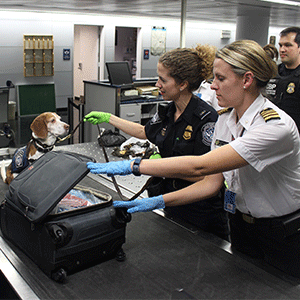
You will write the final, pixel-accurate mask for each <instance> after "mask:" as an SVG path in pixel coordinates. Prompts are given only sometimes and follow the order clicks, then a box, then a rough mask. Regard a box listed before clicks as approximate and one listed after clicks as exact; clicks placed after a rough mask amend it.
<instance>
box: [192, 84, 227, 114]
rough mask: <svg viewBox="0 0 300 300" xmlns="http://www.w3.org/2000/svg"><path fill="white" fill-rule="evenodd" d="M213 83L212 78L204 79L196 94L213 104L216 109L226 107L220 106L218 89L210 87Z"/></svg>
mask: <svg viewBox="0 0 300 300" xmlns="http://www.w3.org/2000/svg"><path fill="white" fill-rule="evenodd" d="M211 83H212V80H211V79H210V80H204V81H202V82H201V84H200V86H199V88H198V89H197V90H196V91H195V92H194V94H195V95H197V96H198V97H199V98H201V99H202V100H204V101H205V102H206V103H208V104H209V105H211V106H212V107H213V108H214V109H215V110H216V111H219V110H221V109H222V108H224V107H220V106H219V104H218V99H217V96H216V91H214V90H212V89H211V88H210V87H211Z"/></svg>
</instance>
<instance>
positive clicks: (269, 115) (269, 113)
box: [260, 108, 280, 122]
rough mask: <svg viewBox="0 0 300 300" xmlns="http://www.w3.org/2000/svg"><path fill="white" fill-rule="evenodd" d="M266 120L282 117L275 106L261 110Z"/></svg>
mask: <svg viewBox="0 0 300 300" xmlns="http://www.w3.org/2000/svg"><path fill="white" fill-rule="evenodd" d="M260 114H261V116H262V117H263V118H264V120H265V121H266V122H268V121H269V120H275V119H277V120H278V119H280V116H279V114H278V113H277V112H276V111H275V110H274V109H273V108H266V109H264V110H262V111H261V112H260Z"/></svg>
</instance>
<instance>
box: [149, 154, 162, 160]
mask: <svg viewBox="0 0 300 300" xmlns="http://www.w3.org/2000/svg"><path fill="white" fill-rule="evenodd" d="M156 158H161V155H160V154H159V153H157V152H154V153H153V154H152V155H151V156H150V157H149V159H156Z"/></svg>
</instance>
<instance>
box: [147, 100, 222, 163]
mask: <svg viewBox="0 0 300 300" xmlns="http://www.w3.org/2000/svg"><path fill="white" fill-rule="evenodd" d="M175 111H176V107H175V104H174V102H170V103H169V104H168V107H167V109H166V112H165V114H164V116H159V115H158V113H156V114H155V116H154V117H153V118H152V119H151V120H150V121H149V122H148V123H147V124H146V125H145V132H146V136H147V138H148V139H149V140H150V141H151V142H152V143H154V144H155V145H157V146H158V148H159V152H160V154H161V156H162V157H171V156H182V155H191V154H195V155H197V154H199V155H201V154H204V153H206V152H208V151H210V145H211V141H212V136H213V131H214V126H215V122H216V120H217V118H218V114H217V112H216V111H215V110H214V109H213V108H212V107H211V106H210V105H208V104H207V103H205V102H204V101H202V100H201V99H199V98H198V97H196V96H195V95H193V96H192V98H191V100H190V102H189V103H188V105H187V107H186V109H185V110H184V112H183V113H182V114H181V115H180V117H179V118H178V119H177V120H176V122H174V114H175Z"/></svg>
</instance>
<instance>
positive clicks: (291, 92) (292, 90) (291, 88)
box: [286, 82, 296, 94]
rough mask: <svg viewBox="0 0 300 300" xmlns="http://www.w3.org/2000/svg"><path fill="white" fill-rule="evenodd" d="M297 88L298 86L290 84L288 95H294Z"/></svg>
mask: <svg viewBox="0 0 300 300" xmlns="http://www.w3.org/2000/svg"><path fill="white" fill-rule="evenodd" d="M295 87H296V85H295V83H294V82H291V83H289V85H288V87H287V89H286V91H287V93H289V94H293V93H294V92H295Z"/></svg>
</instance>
